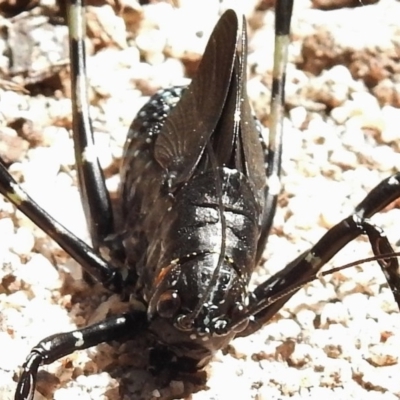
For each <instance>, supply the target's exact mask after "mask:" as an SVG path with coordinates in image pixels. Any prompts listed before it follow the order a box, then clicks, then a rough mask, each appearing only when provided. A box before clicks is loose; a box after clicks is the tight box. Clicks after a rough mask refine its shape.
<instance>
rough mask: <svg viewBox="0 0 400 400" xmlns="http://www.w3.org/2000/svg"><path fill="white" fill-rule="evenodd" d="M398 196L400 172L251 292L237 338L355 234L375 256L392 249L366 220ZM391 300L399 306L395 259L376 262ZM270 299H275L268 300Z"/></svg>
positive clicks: (252, 328)
mask: <svg viewBox="0 0 400 400" xmlns="http://www.w3.org/2000/svg"><path fill="white" fill-rule="evenodd" d="M399 197H400V173H397V174H394V175H392V176H391V177H389V178H387V179H385V180H383V181H382V182H381V183H379V184H378V185H377V186H376V187H375V188H374V189H372V190H371V192H370V193H369V194H368V195H367V196H366V197H365V198H364V200H363V201H362V202H361V203H360V204H359V205H358V206H357V207H356V208H355V211H354V213H353V214H351V215H350V216H349V217H347V218H345V219H344V220H343V221H341V222H340V223H338V224H337V225H335V226H334V227H333V228H331V229H330V230H329V231H328V232H327V233H326V234H325V235H324V236H323V237H322V238H321V239H320V240H319V241H318V243H317V244H315V245H314V246H313V247H312V248H311V249H310V250H308V251H306V252H304V253H303V254H301V255H300V256H299V257H297V258H296V259H295V260H294V261H292V262H291V263H289V264H288V265H287V266H286V267H285V268H284V269H283V270H281V271H279V272H278V273H276V274H275V275H273V276H272V277H271V278H269V279H268V280H267V281H265V282H264V283H262V284H261V285H259V286H258V287H257V288H256V289H255V290H254V292H253V293H252V304H251V305H250V306H249V309H250V310H252V312H251V314H252V315H254V320H253V321H251V323H250V324H249V326H248V328H247V329H246V330H245V331H243V332H241V333H240V334H239V335H238V336H247V335H249V334H251V333H253V332H255V331H256V330H258V329H259V328H261V327H262V326H263V325H264V324H265V323H267V322H268V321H269V320H270V319H271V318H272V317H273V316H274V315H275V314H276V313H277V312H278V310H279V309H280V308H281V307H282V306H283V305H284V304H285V303H286V302H287V301H288V300H289V299H290V298H291V297H292V296H293V294H294V293H296V292H297V290H293V287H298V289H300V288H301V287H302V284H301V282H303V281H304V280H306V279H307V278H310V277H312V276H314V275H315V274H316V273H317V272H318V271H319V270H320V269H321V268H322V267H323V266H324V265H325V264H326V263H327V262H328V261H329V260H330V259H331V258H332V257H333V256H334V255H335V254H336V253H338V252H339V250H341V249H342V248H343V247H344V246H345V245H346V244H347V243H349V242H351V241H352V240H354V239H355V238H356V237H357V236H359V235H362V234H364V235H367V236H368V239H369V241H370V243H371V246H372V250H373V252H374V254H375V255H381V254H389V253H392V252H393V249H392V247H391V245H390V243H389V241H388V239H387V237H386V235H385V234H384V232H383V231H382V230H381V229H380V228H378V227H376V226H375V225H373V224H372V223H371V222H369V220H368V218H369V217H371V216H372V215H374V214H375V213H377V212H379V211H381V210H382V209H383V208H385V207H386V206H387V205H388V204H390V203H391V202H392V201H394V200H395V199H398V198H399ZM378 263H379V265H380V266H381V268H382V270H383V272H384V274H385V277H386V280H387V281H388V284H389V287H390V289H391V290H392V292H393V295H394V298H395V301H396V302H397V304H398V306H399V307H400V271H399V264H398V260H397V258H391V259H384V260H378ZM271 298H274V299H275V300H274V301H272V300H271Z"/></svg>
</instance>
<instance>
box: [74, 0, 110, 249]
mask: <svg viewBox="0 0 400 400" xmlns="http://www.w3.org/2000/svg"><path fill="white" fill-rule="evenodd" d="M67 19H68V27H69V44H70V58H71V89H72V90H71V93H72V115H73V139H74V146H75V160H76V166H77V171H78V181H79V189H80V190H79V191H80V194H81V199H82V203H83V208H84V211H85V216H86V222H87V225H88V228H89V232H90V235H91V238H92V244H93V247H94V249H95V250H99V249H101V248H102V247H103V246H106V247H108V246H107V244H106V238H107V237H109V236H110V235H111V234H113V233H114V220H113V212H112V207H111V201H110V196H109V193H108V191H107V188H106V185H105V181H104V175H103V171H102V169H101V167H100V164H99V160H98V157H97V154H96V150H95V142H94V137H93V130H92V123H91V119H90V115H89V100H88V94H87V81H86V54H85V51H86V50H85V36H86V19H85V9H84V1H82V0H70V1H68V2H67Z"/></svg>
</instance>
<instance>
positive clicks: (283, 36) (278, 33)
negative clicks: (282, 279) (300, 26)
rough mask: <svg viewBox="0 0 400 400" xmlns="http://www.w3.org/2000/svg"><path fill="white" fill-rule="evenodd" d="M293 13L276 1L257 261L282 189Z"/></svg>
mask: <svg viewBox="0 0 400 400" xmlns="http://www.w3.org/2000/svg"><path fill="white" fill-rule="evenodd" d="M292 10H293V0H278V1H277V2H276V6H275V51H274V69H273V81H272V97H271V115H270V124H269V126H270V128H269V140H268V155H267V164H268V167H267V187H266V191H265V212H264V216H263V221H262V227H263V228H262V232H261V236H260V239H259V241H258V251H257V257H256V259H257V260H260V258H261V255H262V252H263V251H264V248H265V245H266V242H267V239H268V234H269V231H270V230H271V226H272V222H273V219H274V216H275V210H276V206H277V201H278V195H279V193H280V190H281V185H280V179H281V163H282V137H283V115H284V111H285V95H284V87H285V79H286V64H287V58H288V47H289V41H290V38H289V32H290V21H291V18H292Z"/></svg>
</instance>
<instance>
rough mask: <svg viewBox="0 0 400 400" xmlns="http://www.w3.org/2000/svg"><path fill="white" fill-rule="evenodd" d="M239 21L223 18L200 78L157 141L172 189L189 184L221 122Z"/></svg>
mask: <svg viewBox="0 0 400 400" xmlns="http://www.w3.org/2000/svg"><path fill="white" fill-rule="evenodd" d="M237 37H238V18H237V15H236V13H235V12H234V11H232V10H228V11H227V12H225V14H223V15H222V17H221V18H220V20H219V21H218V23H217V25H216V26H215V28H214V31H213V32H212V34H211V37H210V39H209V41H208V44H207V47H206V49H205V52H204V56H203V59H202V61H201V63H200V65H199V69H198V72H197V76H196V77H195V78H194V79H193V81H192V82H191V84H190V85H189V87H188V89H187V90H186V91H185V93H184V94H183V95H182V98H181V100H180V101H179V102H178V104H177V105H176V107H175V108H174V110H173V111H172V112H171V114H170V116H169V117H168V118H167V120H166V122H165V124H164V125H163V127H162V129H161V132H160V134H159V135H158V137H157V140H156V143H155V149H154V156H155V159H156V160H157V162H158V163H159V164H160V165H161V166H162V167H163V168H164V169H165V170H166V171H167V173H168V179H169V185H170V187H171V188H173V187H175V186H177V185H179V184H180V183H184V182H187V181H188V180H189V179H190V177H191V175H192V173H193V171H194V169H195V167H196V165H197V163H198V161H199V160H200V157H201V155H202V153H203V151H204V148H205V146H206V143H207V142H208V141H209V139H210V137H211V135H212V133H213V132H214V130H215V128H216V126H217V124H218V121H219V119H220V116H221V113H222V110H223V108H224V104H225V101H226V97H227V94H228V91H229V87H230V82H231V77H232V70H233V65H234V62H235V56H236V46H237Z"/></svg>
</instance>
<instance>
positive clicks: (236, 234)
mask: <svg viewBox="0 0 400 400" xmlns="http://www.w3.org/2000/svg"><path fill="white" fill-rule="evenodd" d="M291 6H292V4H291V2H285V1H282V2H278V6H277V13H278V16H279V15H280V16H281V17H280V18H277V21H278V26H277V33H278V36H277V43H278V49H279V51H281V52H282V53H283V54H284V53H285V52H286V50H284V49H285V46H287V42H288V28H289V17H288V15H286V18H282V13H283V12H286V13H287V14H290V10H291ZM81 8H82V5H81V4H80V3H79V2H75V3H74V5H72V6H71V9H70V15H71V16H72V17H73V18H78V19H79V18H81V14H80V13H81ZM72 17H71V18H72ZM279 21H281V22H282V25H279ZM240 24H241V21H240V18H238V17H237V15H236V14H235V13H234V12H228V13H226V14H224V16H223V17H222V18H221V20H220V22H219V23H218V25H217V26H216V28H215V31H214V33H213V34H212V36H211V40H210V42H209V45H208V47H207V49H206V51H205V54H204V57H203V62H202V63H201V65H200V67H199V71H198V74H197V76H196V77H195V78H194V80H193V82H192V84H191V86H189V88H187V89H183V88H174V89H167V90H165V91H163V92H162V93H161V94H158V95H156V96H155V97H154V98H152V100H150V102H149V104H148V105H147V106H145V108H143V109H142V111H141V112H139V115H138V117H137V119H136V120H135V122H134V123H133V125H132V127H131V130H130V133H129V136H128V142H127V145H126V152H125V158H124V161H123V165H122V182H123V184H122V190H121V198H122V205H121V207H122V209H123V213H124V215H125V217H126V219H125V220H124V225H122V226H120V227H119V230H115V226H114V222H113V220H112V212H111V206H110V203H109V200H108V199H107V191H106V189H105V187H104V184H103V182H102V177H101V171H100V169H99V168H98V165H97V163H96V162H93V160H92V159H91V157H90V154H91V150H92V148H91V147H92V146H93V144H92V143H91V138H90V133H89V131H90V128H89V120H88V119H87V117H88V116H87V114H86V111H87V110H86V109H85V108H86V107H85V105H86V104H87V100H86V98H85V91H86V88H85V83H84V78H83V77H84V71H82V70H80V69H79V68H81V66H80V64H79V62H80V60H82V59H83V57H84V51H83V48H81V47H80V44H82V42H81V36H80V35H82V32H80V31H79V29H78V28H80V27H81V26H82V25H83V24H81V23H75V24H71V26H74V27H75V28H72V29H71V30H72V44H71V46H72V50H71V56H72V62H71V64H72V67H73V68H75V71H74V69H73V71H74V72H73V73H72V75H73V78H72V82H73V85H75V86H73V90H72V92H73V93H76V96H77V98H76V99H75V106H74V107H75V108H74V116H75V121H74V132H75V134H76V136H77V139H76V151H77V163H78V169H79V173H80V180H81V185H82V196H83V198H84V203H85V206H86V208H87V210H86V216H87V220H88V226H89V227H90V232H91V237H92V241H93V249H94V250H92V249H91V248H89V247H87V246H86V245H84V244H83V243H82V242H79V241H78V240H76V238H75V237H74V236H73V235H71V234H69V233H67V232H66V231H65V230H64V229H63V228H62V227H60V226H54V227H49V226H47V228H46V224H48V222H49V221H47V220H46V219H45V216H44V215H41V214H39V213H38V208H36V206H35V205H34V203H33V202H31V201H30V200H29V198H28V197H27V195H26V194H24V193H23V192H22V191H21V189H20V188H19V187H18V186H16V185H17V184H16V182H15V181H13V180H12V178H10V176H9V175H8V173H7V172H6V171H5V170H3V169H2V170H1V191H2V193H3V194H4V195H5V196H6V197H7V198H9V200H11V201H13V202H14V203H16V205H17V207H19V209H20V210H21V211H23V212H27V213H28V215H29V216H30V217H31V218H32V219H33V220H34V221H35V222H36V223H37V224H38V225H39V226H42V227H43V228H44V230H45V231H46V232H47V233H49V234H50V235H52V237H53V238H54V239H55V240H56V241H57V242H58V243H59V244H60V245H61V246H62V247H63V248H64V249H65V250H66V251H67V252H68V253H70V254H71V255H72V256H73V257H74V258H75V259H76V260H77V261H79V262H80V263H81V264H82V266H83V268H84V269H85V271H87V272H88V273H89V274H91V275H92V276H94V277H95V278H96V279H97V280H99V281H100V282H102V283H103V284H104V285H105V286H106V287H107V288H109V289H110V290H112V291H115V292H118V293H119V292H122V293H123V294H124V295H127V294H135V296H136V297H137V298H138V299H139V300H140V301H142V302H143V304H144V305H145V307H146V311H143V310H142V309H141V308H140V307H139V308H135V307H137V306H136V304H135V305H132V310H130V311H129V312H127V313H124V314H121V315H115V316H112V317H109V318H108V319H107V320H106V321H102V322H100V323H98V324H95V325H94V326H93V327H92V328H87V329H85V328H84V329H80V330H77V331H74V332H72V333H70V334H66V335H55V336H53V337H51V338H47V339H45V340H43V341H41V342H40V343H39V344H38V346H36V347H35V348H34V349H33V350H32V353H31V354H30V355H29V357H28V360H27V363H26V365H25V366H24V372H23V375H22V378H21V380H20V385H19V388H18V389H17V395H16V396H17V397H16V398H17V399H22V398H31V396H32V395H33V389H34V380H35V374H36V370H37V368H38V366H39V365H40V364H41V363H49V362H51V361H52V360H54V359H56V358H59V357H61V356H62V355H66V354H69V353H70V352H72V351H74V350H79V349H84V348H87V347H89V346H93V345H95V344H97V343H100V342H102V341H107V340H113V339H122V338H125V337H133V336H135V335H138V334H141V333H142V332H143V331H145V330H146V331H150V332H153V333H154V335H155V336H157V338H158V339H159V341H160V343H161V344H163V345H165V346H166V348H167V349H168V351H169V354H170V356H171V363H173V364H178V366H180V367H181V368H183V369H185V370H196V369H198V368H202V367H203V366H204V365H206V364H207V363H208V362H209V360H210V358H211V356H212V355H213V354H214V352H215V351H216V350H218V349H220V348H222V347H224V346H225V345H226V344H227V343H229V342H230V340H232V339H233V338H234V337H240V336H247V335H249V334H251V333H252V332H254V331H256V330H258V329H259V328H260V327H261V326H262V325H264V324H265V323H267V322H268V321H269V320H270V319H271V318H272V316H274V315H275V314H276V312H277V310H278V309H280V308H281V307H282V306H283V304H284V303H285V302H286V301H287V300H288V299H289V298H290V297H291V295H292V294H293V293H294V290H295V289H297V288H298V287H300V286H301V285H302V283H303V280H307V279H311V278H312V277H314V276H315V275H316V273H317V272H318V271H319V269H320V268H321V267H322V266H323V265H324V264H325V263H326V262H327V261H328V260H329V259H330V258H331V257H332V256H333V255H334V254H335V253H336V252H338V251H339V250H340V249H341V247H343V246H344V245H345V244H346V243H347V242H349V241H351V240H352V239H353V238H355V237H356V236H358V235H360V234H366V235H367V236H368V238H369V240H370V241H371V245H372V248H373V250H374V252H375V254H386V253H390V252H391V251H392V249H391V246H390V244H389V243H388V241H387V239H386V238H385V236H384V235H383V234H382V232H381V231H380V230H379V229H378V228H376V227H375V226H374V225H372V224H371V223H370V222H369V221H368V219H367V218H369V217H370V216H372V214H374V213H375V212H377V211H379V210H380V209H382V208H384V207H385V206H386V205H387V204H389V203H390V202H391V201H392V200H394V199H396V198H397V197H398V196H399V181H398V175H394V176H392V177H391V178H388V179H387V180H385V181H383V182H382V183H381V184H380V185H378V186H377V187H376V188H375V189H374V190H373V191H371V193H370V194H369V195H368V197H367V198H366V199H365V200H364V201H363V202H362V203H360V206H359V207H358V208H357V209H356V213H355V214H354V215H352V216H351V217H349V218H347V219H346V220H345V221H343V222H341V223H340V224H338V225H337V226H335V227H334V228H332V229H331V230H330V231H329V232H328V233H327V234H326V236H324V237H323V239H321V240H320V241H319V242H318V243H317V244H316V245H315V246H314V247H313V248H312V249H311V250H310V251H307V252H305V253H303V254H302V255H301V256H299V257H298V258H297V259H296V260H295V261H293V262H291V263H290V264H288V265H287V266H286V267H285V268H284V269H282V270H281V272H279V273H277V274H275V275H273V276H272V277H271V278H269V279H268V280H266V281H265V282H264V283H262V284H261V285H259V286H258V287H257V288H256V289H255V291H253V292H252V293H248V291H247V286H248V281H249V279H250V277H251V275H252V272H253V270H254V268H255V267H256V265H257V264H258V262H259V260H260V257H261V253H262V251H263V249H264V246H265V243H266V239H267V236H268V233H269V230H270V227H271V224H272V219H273V216H274V212H275V208H276V201H277V195H278V193H279V190H278V188H279V186H280V185H279V180H280V164H281V160H280V158H281V148H280V147H281V130H282V122H281V118H282V114H283V111H282V110H283V104H282V102H283V95H282V93H283V83H284V65H285V62H286V60H285V56H283V57H281V58H280V59H278V63H277V66H276V69H275V70H274V85H273V104H272V110H273V111H272V115H273V117H272V120H273V121H274V122H273V123H271V136H270V139H269V149H268V152H267V156H266V157H267V159H266V161H267V164H268V168H267V171H265V168H264V157H265V155H264V147H263V146H262V144H261V141H260V139H261V136H260V132H259V130H258V129H257V125H256V123H255V121H254V120H253V116H252V113H251V109H250V105H249V101H248V99H247V94H246V86H245V84H244V83H245V82H246V48H247V43H246V31H245V28H243V29H241V28H240ZM243 27H245V23H243ZM216 65H218V66H220V68H215V66H216ZM209 82H212V83H213V84H210V83H209ZM181 96H182V100H181V101H178V99H179V98H181ZM174 107H175V108H174ZM171 109H173V111H171ZM170 111H171V113H170V114H169V112H170ZM167 114H169V117H167ZM152 118H153V120H152ZM188 132H189V133H191V134H188ZM87 133H89V136H88V137H86V136H85V135H86V134H87ZM79 163H81V165H80V166H79ZM144 181H145V182H144ZM32 206H33V207H32ZM29 213H30V214H29ZM35 215H36V217H35ZM110 238H112V240H110ZM99 254H108V255H110V254H111V257H110V256H108V257H110V258H109V259H108V258H107V259H103V258H102V257H100V256H99ZM121 254H122V255H121ZM380 263H381V266H382V267H383V269H384V271H385V272H386V274H387V279H388V282H389V285H390V287H391V289H392V291H393V292H394V294H395V296H396V295H397V292H396V290H397V288H398V275H397V269H398V266H397V262H396V261H395V260H390V262H388V265H386V263H385V262H384V261H381V262H380ZM116 266H118V268H115V267H116ZM397 296H398V295H397ZM398 300H399V299H398V297H396V301H397V303H399V301H398ZM176 357H177V361H176V360H175V358H176Z"/></svg>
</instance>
